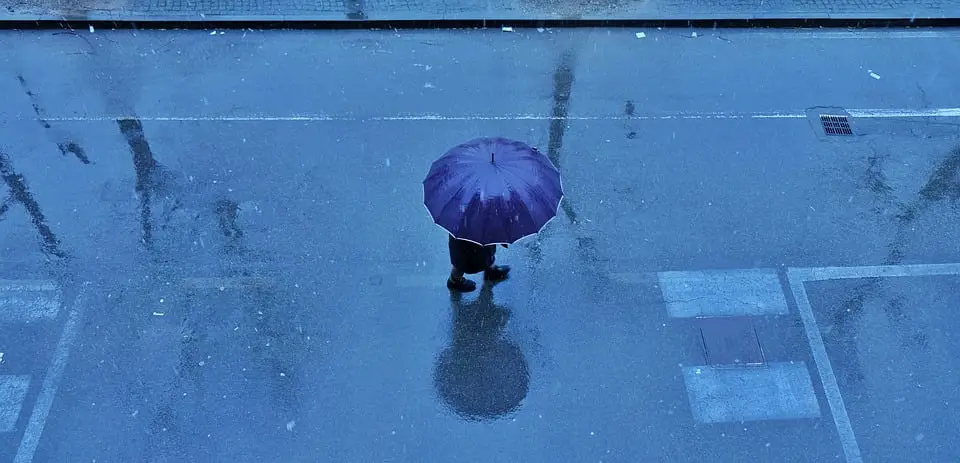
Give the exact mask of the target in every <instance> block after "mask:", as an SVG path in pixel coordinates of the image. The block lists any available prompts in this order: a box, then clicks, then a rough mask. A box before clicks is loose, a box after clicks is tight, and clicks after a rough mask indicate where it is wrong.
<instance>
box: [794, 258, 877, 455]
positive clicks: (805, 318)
mask: <svg viewBox="0 0 960 463" xmlns="http://www.w3.org/2000/svg"><path fill="white" fill-rule="evenodd" d="M798 276H799V275H798V274H797V272H794V271H793V270H792V269H791V270H788V272H787V279H788V280H789V281H790V289H791V291H792V292H793V297H794V300H796V302H797V310H798V311H799V312H800V320H801V321H802V322H803V328H804V331H805V332H806V333H807V341H808V342H809V344H810V350H811V352H812V354H813V360H814V362H815V363H816V364H817V371H819V372H820V382H821V383H822V384H823V393H824V395H826V397H827V403H828V404H829V405H830V411H831V414H832V415H833V422H834V424H835V425H836V427H837V433H838V434H839V437H840V445H841V446H842V447H843V453H844V455H845V456H846V458H847V462H849V463H860V462H862V461H863V458H862V457H861V456H860V446H859V445H858V444H857V436H856V435H855V434H854V432H853V425H851V424H850V417H849V416H847V407H846V405H844V403H843V395H842V394H841V393H840V386H839V384H837V376H836V374H834V373H833V365H831V364H830V356H829V355H828V354H827V348H826V346H825V345H824V343H823V338H822V337H821V336H820V327H819V326H817V320H816V318H815V317H814V315H813V308H812V307H811V306H810V300H809V299H808V298H807V291H806V290H805V289H804V287H803V280H802V279H801V278H798Z"/></svg>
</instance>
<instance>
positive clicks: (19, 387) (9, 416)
mask: <svg viewBox="0 0 960 463" xmlns="http://www.w3.org/2000/svg"><path fill="white" fill-rule="evenodd" d="M29 388H30V376H28V375H0V433H3V432H11V431H13V430H14V428H15V427H16V425H17V420H18V419H19V418H20V410H21V409H22V408H23V399H24V397H26V396H27V389H29Z"/></svg>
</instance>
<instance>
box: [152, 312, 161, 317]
mask: <svg viewBox="0 0 960 463" xmlns="http://www.w3.org/2000/svg"><path fill="white" fill-rule="evenodd" d="M163 315H164V313H163V312H154V313H153V316H154V317H162V316H163Z"/></svg>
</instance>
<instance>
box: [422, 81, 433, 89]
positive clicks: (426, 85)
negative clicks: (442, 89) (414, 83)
mask: <svg viewBox="0 0 960 463" xmlns="http://www.w3.org/2000/svg"><path fill="white" fill-rule="evenodd" d="M423 88H435V87H434V86H433V84H431V83H430V82H427V83H425V84H423Z"/></svg>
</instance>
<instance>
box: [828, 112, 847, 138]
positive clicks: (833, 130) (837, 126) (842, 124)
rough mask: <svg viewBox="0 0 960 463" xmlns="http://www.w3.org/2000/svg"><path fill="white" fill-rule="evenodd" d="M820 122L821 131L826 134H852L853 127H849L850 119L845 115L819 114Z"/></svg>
mask: <svg viewBox="0 0 960 463" xmlns="http://www.w3.org/2000/svg"><path fill="white" fill-rule="evenodd" d="M820 123H821V124H822V125H823V133H825V134H827V135H833V136H844V135H853V129H851V128H850V119H848V118H847V116H839V115H831V114H821V115H820Z"/></svg>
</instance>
